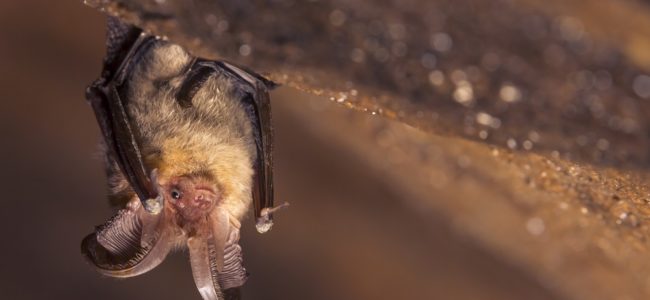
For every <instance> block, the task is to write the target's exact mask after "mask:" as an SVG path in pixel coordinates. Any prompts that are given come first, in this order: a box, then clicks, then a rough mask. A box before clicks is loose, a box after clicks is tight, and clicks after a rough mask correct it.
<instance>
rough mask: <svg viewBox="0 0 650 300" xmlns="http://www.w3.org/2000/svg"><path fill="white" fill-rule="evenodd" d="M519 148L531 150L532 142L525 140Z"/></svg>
mask: <svg viewBox="0 0 650 300" xmlns="http://www.w3.org/2000/svg"><path fill="white" fill-rule="evenodd" d="M521 146H522V147H524V149H526V150H531V149H533V142H531V141H529V140H525V141H524V142H523V143H521Z"/></svg>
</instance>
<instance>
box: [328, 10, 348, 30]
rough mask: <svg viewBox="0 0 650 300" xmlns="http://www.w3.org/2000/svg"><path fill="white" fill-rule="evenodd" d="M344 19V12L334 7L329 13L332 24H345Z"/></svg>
mask: <svg viewBox="0 0 650 300" xmlns="http://www.w3.org/2000/svg"><path fill="white" fill-rule="evenodd" d="M346 19H347V16H346V15H345V13H344V12H342V11H340V10H338V9H335V10H333V11H332V12H331V13H330V23H332V25H334V26H341V25H343V24H345V20H346Z"/></svg>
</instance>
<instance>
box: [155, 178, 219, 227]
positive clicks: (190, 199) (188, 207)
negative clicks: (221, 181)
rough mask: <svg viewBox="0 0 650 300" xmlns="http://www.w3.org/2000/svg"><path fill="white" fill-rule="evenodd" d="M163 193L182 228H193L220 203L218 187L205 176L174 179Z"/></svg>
mask: <svg viewBox="0 0 650 300" xmlns="http://www.w3.org/2000/svg"><path fill="white" fill-rule="evenodd" d="M162 191H163V193H164V198H165V202H166V203H169V204H171V205H170V206H171V207H173V208H174V210H175V211H176V214H177V222H178V224H179V225H180V226H185V225H190V226H191V225H192V224H194V223H196V222H197V221H199V220H201V219H202V218H205V216H207V215H208V214H209V213H210V211H212V209H213V208H214V207H215V205H216V204H217V202H218V201H219V194H218V190H217V185H216V184H214V183H213V182H211V181H210V180H208V179H207V178H205V177H203V176H179V177H173V178H171V180H170V181H169V182H167V183H165V184H164V185H162Z"/></svg>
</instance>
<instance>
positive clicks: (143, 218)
mask: <svg viewBox="0 0 650 300" xmlns="http://www.w3.org/2000/svg"><path fill="white" fill-rule="evenodd" d="M152 182H153V183H154V184H155V185H156V188H157V191H158V194H159V195H158V197H161V198H162V199H163V207H164V208H163V209H162V211H161V212H159V213H157V214H152V213H149V212H147V211H146V210H145V209H144V208H143V206H142V204H141V202H140V200H139V199H138V198H137V197H134V198H133V199H132V200H131V201H130V202H129V203H128V205H127V207H126V208H124V209H122V210H120V211H119V212H118V213H117V215H115V216H114V217H113V218H112V219H111V220H109V221H108V222H107V223H105V224H104V225H102V226H99V227H97V229H96V231H95V232H94V233H93V234H90V235H88V236H87V237H86V238H85V239H84V241H83V243H82V252H83V253H84V254H85V255H86V257H87V258H88V260H89V261H90V262H91V263H92V264H93V265H94V266H95V267H96V268H97V270H98V271H99V272H100V273H102V274H104V275H107V276H111V277H132V276H136V275H140V274H143V273H145V272H147V271H149V270H151V269H153V268H154V267H156V266H157V265H158V264H160V263H161V262H162V261H163V260H164V259H165V257H166V255H167V254H168V253H169V251H170V250H171V249H172V248H174V247H175V246H177V245H182V244H186V245H187V248H188V250H189V253H190V262H191V265H192V272H193V273H194V279H195V282H196V284H197V287H198V288H199V291H201V293H202V294H203V293H207V294H203V296H204V299H217V297H218V296H217V295H219V294H220V293H221V289H226V288H229V287H234V286H240V285H242V284H243V282H244V280H245V278H246V275H245V274H246V273H245V270H244V269H243V267H241V260H237V259H235V260H232V259H231V260H229V261H224V257H225V256H228V257H231V256H232V257H238V256H239V255H241V254H240V251H241V250H240V247H239V246H238V245H237V243H238V240H239V227H240V223H239V221H238V220H237V219H236V218H234V217H232V215H231V214H230V213H229V212H228V209H226V205H224V203H223V202H224V201H223V199H224V197H223V196H224V193H223V191H222V190H221V189H220V188H219V186H220V184H219V183H218V182H217V181H216V180H214V177H213V176H210V175H207V174H205V173H198V174H192V175H173V176H158V175H157V172H156V171H154V172H153V175H152ZM224 268H225V269H228V270H230V269H234V270H236V272H234V273H232V272H231V273H228V272H226V273H222V271H223V270H224ZM232 278H235V279H236V280H231V279H232Z"/></svg>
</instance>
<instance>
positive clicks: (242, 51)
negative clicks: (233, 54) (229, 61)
mask: <svg viewBox="0 0 650 300" xmlns="http://www.w3.org/2000/svg"><path fill="white" fill-rule="evenodd" d="M251 52H253V48H251V46H249V45H248V44H243V45H241V46H240V47H239V55H241V56H249V55H250V54H251Z"/></svg>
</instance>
